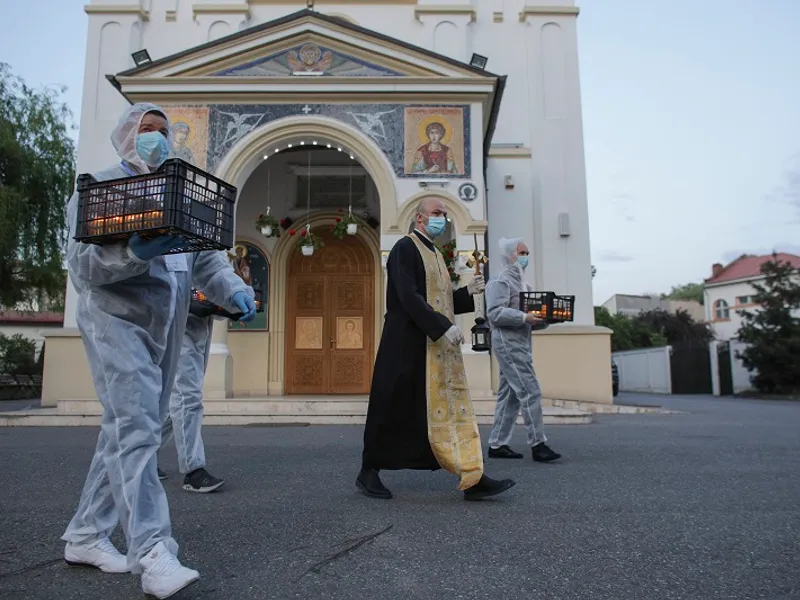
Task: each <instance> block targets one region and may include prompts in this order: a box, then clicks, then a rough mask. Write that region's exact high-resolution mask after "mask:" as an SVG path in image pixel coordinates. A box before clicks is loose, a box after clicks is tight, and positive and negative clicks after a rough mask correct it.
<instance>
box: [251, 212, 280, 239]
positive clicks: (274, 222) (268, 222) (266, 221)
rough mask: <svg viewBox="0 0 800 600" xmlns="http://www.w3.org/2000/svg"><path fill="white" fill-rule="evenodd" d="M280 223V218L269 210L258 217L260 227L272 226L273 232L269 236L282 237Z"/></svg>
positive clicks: (257, 222)
mask: <svg viewBox="0 0 800 600" xmlns="http://www.w3.org/2000/svg"><path fill="white" fill-rule="evenodd" d="M280 225H281V224H280V222H279V221H278V219H276V218H275V217H273V216H272V215H270V214H269V211H267V212H266V213H261V214H260V215H258V218H257V219H256V227H257V228H258V229H264V228H265V227H271V228H272V232H271V233H270V234H269V235H268V236H267V237H276V238H277V237H281V231H280Z"/></svg>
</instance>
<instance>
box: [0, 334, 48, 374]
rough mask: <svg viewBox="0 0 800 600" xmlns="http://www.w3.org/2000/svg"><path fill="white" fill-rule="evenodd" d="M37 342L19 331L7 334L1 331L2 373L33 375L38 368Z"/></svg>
mask: <svg viewBox="0 0 800 600" xmlns="http://www.w3.org/2000/svg"><path fill="white" fill-rule="evenodd" d="M35 357H36V344H35V343H34V342H33V340H29V339H28V338H26V337H23V336H22V335H21V334H19V333H17V334H15V335H12V336H6V335H3V334H2V333H0V373H4V374H8V375H33V374H36V373H41V370H39V369H37V363H36V358H35Z"/></svg>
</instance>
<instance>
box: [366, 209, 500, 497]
mask: <svg viewBox="0 0 800 600" xmlns="http://www.w3.org/2000/svg"><path fill="white" fill-rule="evenodd" d="M415 218H416V226H415V229H414V231H413V232H412V233H410V234H409V235H407V236H405V237H403V238H402V239H401V240H400V241H399V242H397V244H395V246H394V248H392V251H391V252H390V253H389V259H388V262H387V265H386V269H387V274H388V285H387V292H386V317H385V323H384V326H383V335H382V336H381V343H380V346H379V348H378V356H377V358H376V360H375V370H374V373H373V376H372V389H371V390H370V397H369V408H368V411H367V423H366V427H365V429H364V450H363V455H362V467H361V472H360V473H359V474H358V477H357V478H356V486H357V488H358V489H359V490H361V491H362V492H363V493H364V494H365V495H367V496H369V497H371V498H379V499H389V498H392V493H391V492H390V491H389V490H388V489H387V488H386V486H384V485H383V482H382V481H381V479H380V476H379V471H381V470H398V469H419V470H430V471H436V470H438V469H445V470H446V471H449V472H450V473H453V474H454V475H456V476H457V477H458V478H459V484H458V489H460V490H463V491H464V499H465V500H481V499H483V498H488V497H489V496H495V495H497V494H500V493H502V492H504V491H506V490H508V489H509V488H511V487H512V486H513V485H514V481H512V480H510V479H505V480H502V481H497V480H494V479H491V478H489V477H487V476H486V475H484V473H483V458H482V456H483V455H482V452H481V440H480V434H479V432H478V425H477V421H476V420H475V413H474V411H473V409H472V402H471V400H470V397H469V390H468V388H467V378H466V375H465V373H464V362H463V358H462V356H461V344H462V343H463V341H464V336H463V334H462V333H461V331H460V330H459V328H458V327H457V326H456V325H455V324H454V319H455V315H456V314H462V313H468V312H473V311H474V310H475V303H474V300H473V298H472V296H473V295H475V294H478V293H480V292H482V291H483V289H484V288H485V284H484V281H483V278H482V277H481V276H479V275H478V276H476V277H475V278H474V279H473V280H472V281H471V282H470V283H469V284H468V285H467V286H464V287H461V288H459V289H457V290H455V291H454V290H453V285H452V283H451V281H450V276H449V273H448V271H447V266H446V264H445V262H444V258H443V257H442V254H441V253H440V252H439V250H438V249H437V248H436V246H435V245H434V242H433V240H434V239H436V238H437V237H438V236H440V235H441V234H442V233H444V230H445V227H446V225H447V209H446V207H445V205H444V203H443V202H442V201H441V200H440V199H438V198H435V197H429V198H425V199H423V200H422V201H421V202H420V204H419V206H418V207H417V213H416V217H415Z"/></svg>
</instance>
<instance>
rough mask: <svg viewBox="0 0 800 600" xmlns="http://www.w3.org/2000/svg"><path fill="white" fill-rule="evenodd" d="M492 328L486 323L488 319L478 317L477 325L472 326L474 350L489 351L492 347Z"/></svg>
mask: <svg viewBox="0 0 800 600" xmlns="http://www.w3.org/2000/svg"><path fill="white" fill-rule="evenodd" d="M491 336H492V330H491V329H489V326H488V325H487V324H486V319H484V318H483V317H477V318H476V319H475V325H473V326H472V350H473V352H488V351H489V350H491V349H492V340H491Z"/></svg>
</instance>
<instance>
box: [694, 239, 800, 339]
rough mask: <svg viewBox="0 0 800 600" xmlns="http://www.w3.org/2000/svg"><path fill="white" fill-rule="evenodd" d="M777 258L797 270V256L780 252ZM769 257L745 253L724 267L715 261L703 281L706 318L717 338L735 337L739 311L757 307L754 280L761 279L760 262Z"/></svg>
mask: <svg viewBox="0 0 800 600" xmlns="http://www.w3.org/2000/svg"><path fill="white" fill-rule="evenodd" d="M777 256H778V259H779V260H781V261H786V262H789V263H791V264H792V265H793V266H795V267H797V268H798V269H800V256H796V255H794V254H787V253H785V252H782V253H779V254H778V255H777ZM770 260H772V255H771V254H766V255H764V256H751V255H748V254H744V255H742V256H740V257H739V258H737V259H736V260H734V261H733V262H732V263H730V264H728V265H727V266H722V264H720V263H715V264H714V265H712V267H711V277H709V278H708V279H706V280H705V282H704V288H705V289H704V294H705V307H706V319H707V320H708V321H709V322H710V323H711V326H712V328H713V329H714V333H715V334H716V337H717V339H718V340H722V341H726V340H731V339H735V338H736V335H737V332H738V331H739V327H741V325H742V317H741V315H739V312H738V311H741V310H757V309H758V308H759V306H758V304H756V303H755V302H754V300H753V295H754V294H755V292H756V291H755V289H754V288H753V283H758V282H761V281H763V280H764V276H763V275H762V274H761V265H762V264H764V263H765V262H768V261H770Z"/></svg>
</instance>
